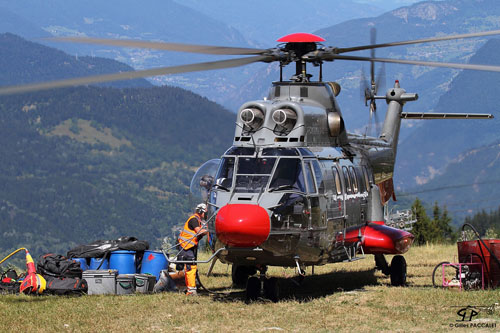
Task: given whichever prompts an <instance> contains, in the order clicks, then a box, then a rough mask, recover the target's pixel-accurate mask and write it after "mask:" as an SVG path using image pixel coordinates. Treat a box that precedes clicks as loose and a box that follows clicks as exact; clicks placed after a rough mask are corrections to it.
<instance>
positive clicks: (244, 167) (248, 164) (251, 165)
mask: <svg viewBox="0 0 500 333" xmlns="http://www.w3.org/2000/svg"><path fill="white" fill-rule="evenodd" d="M275 162H276V158H253V157H240V158H239V160H238V175H244V174H248V175H270V174H271V172H272V171H273V167H274V163H275Z"/></svg>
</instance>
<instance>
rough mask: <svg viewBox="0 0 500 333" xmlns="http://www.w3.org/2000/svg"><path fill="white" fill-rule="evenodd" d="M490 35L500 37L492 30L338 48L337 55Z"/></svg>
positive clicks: (497, 31)
mask: <svg viewBox="0 0 500 333" xmlns="http://www.w3.org/2000/svg"><path fill="white" fill-rule="evenodd" d="M492 35H500V30H492V31H485V32H475V33H470V34H462V35H453V36H442V37H431V38H423V39H414V40H406V41H401V42H392V43H382V44H373V45H361V46H354V47H344V48H338V49H337V52H338V53H346V52H353V51H362V50H370V49H377V48H381V47H390V46H399V45H411V44H420V43H429V42H439V41H443V40H452V39H461V38H472V37H483V36H492Z"/></svg>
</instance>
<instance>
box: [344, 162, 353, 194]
mask: <svg viewBox="0 0 500 333" xmlns="http://www.w3.org/2000/svg"><path fill="white" fill-rule="evenodd" d="M342 173H343V174H344V184H345V190H346V192H347V194H351V193H352V190H351V181H350V179H349V170H347V167H345V166H344V167H342Z"/></svg>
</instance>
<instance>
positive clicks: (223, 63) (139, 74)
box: [0, 56, 269, 95]
mask: <svg viewBox="0 0 500 333" xmlns="http://www.w3.org/2000/svg"><path fill="white" fill-rule="evenodd" d="M266 60H269V57H266V56H255V57H247V58H239V59H229V60H220V61H212V62H202V63H197V64H190V65H182V66H173V67H160V68H153V69H146V70H140V71H131V72H122V73H115V74H103V75H93V76H87V77H81V78H75V79H64V80H56V81H49V82H41V83H33V84H26V85H19V86H8V87H0V95H8V94H18V93H25V92H34V91H39V90H47V89H53V88H63V87H71V86H77V85H84V84H91V83H101V82H110V81H118V80H128V79H137V78H144V77H150V76H157V75H166V74H176V73H188V72H198V71H207V70H213V69H223V68H230V67H238V66H243V65H247V64H251V63H254V62H259V61H266Z"/></svg>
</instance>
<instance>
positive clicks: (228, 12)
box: [176, 0, 383, 47]
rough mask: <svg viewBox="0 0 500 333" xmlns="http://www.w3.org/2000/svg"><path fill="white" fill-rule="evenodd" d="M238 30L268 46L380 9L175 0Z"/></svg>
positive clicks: (339, 1) (333, 1) (341, 0)
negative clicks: (288, 36)
mask: <svg viewBox="0 0 500 333" xmlns="http://www.w3.org/2000/svg"><path fill="white" fill-rule="evenodd" d="M176 1H177V2H178V3H180V4H182V5H185V6H189V7H191V8H194V9H196V10H198V11H201V12H203V13H205V14H207V15H208V16H211V17H213V18H215V19H217V20H219V21H221V22H225V23H226V24H229V25H231V26H233V27H235V28H236V29H238V30H239V31H241V32H242V33H243V34H244V35H245V36H246V37H247V38H249V39H252V40H255V41H258V42H260V43H262V44H263V45H265V47H270V46H271V45H273V44H274V43H275V41H276V40H277V39H278V38H280V37H281V36H284V35H287V34H290V33H294V32H312V31H315V30H318V29H320V28H323V27H325V26H329V25H332V24H336V23H340V22H342V21H346V20H349V19H353V18H359V17H369V16H370V17H371V16H374V15H378V14H382V13H383V10H382V9H380V8H378V7H376V6H373V5H370V4H359V3H356V2H353V1H350V0H347V1H346V0H300V1H287V0H273V1H266V0H254V1H232V0H176Z"/></svg>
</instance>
